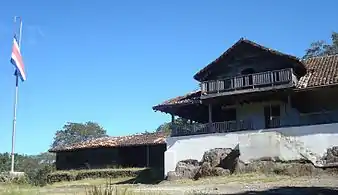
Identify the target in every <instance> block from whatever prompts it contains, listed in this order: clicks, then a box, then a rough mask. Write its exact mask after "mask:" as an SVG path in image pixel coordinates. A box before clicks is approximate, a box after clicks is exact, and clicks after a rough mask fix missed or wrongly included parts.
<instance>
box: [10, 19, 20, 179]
mask: <svg viewBox="0 0 338 195" xmlns="http://www.w3.org/2000/svg"><path fill="white" fill-rule="evenodd" d="M17 18H19V19H20V29H19V43H18V45H19V48H21V34H22V20H21V17H17V16H15V17H14V24H15V23H16V20H17ZM18 90H19V75H18V73H17V70H15V99H14V117H13V129H12V153H11V155H12V163H11V173H14V151H15V150H14V148H15V130H16V110H17V107H18Z"/></svg>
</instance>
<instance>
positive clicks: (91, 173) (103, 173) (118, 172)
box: [47, 168, 144, 183]
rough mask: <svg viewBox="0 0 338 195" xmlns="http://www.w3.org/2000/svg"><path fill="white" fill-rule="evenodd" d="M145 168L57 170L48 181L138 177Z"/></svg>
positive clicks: (48, 177) (50, 175)
mask: <svg viewBox="0 0 338 195" xmlns="http://www.w3.org/2000/svg"><path fill="white" fill-rule="evenodd" d="M143 170H144V169H142V168H138V169H137V168H131V169H91V170H88V169H86V170H72V171H56V172H53V173H50V174H49V175H48V176H47V182H48V183H55V182H61V181H74V180H82V179H88V178H91V179H95V178H119V177H137V176H138V175H139V174H140V173H141V172H142V171H143Z"/></svg>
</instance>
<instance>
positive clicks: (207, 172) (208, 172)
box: [194, 162, 213, 179]
mask: <svg viewBox="0 0 338 195" xmlns="http://www.w3.org/2000/svg"><path fill="white" fill-rule="evenodd" d="M212 169H213V167H212V166H211V164H210V163H209V162H203V163H202V165H201V167H200V168H199V170H198V171H197V173H196V175H195V177H194V179H199V178H201V177H208V176H212V173H213V172H212Z"/></svg>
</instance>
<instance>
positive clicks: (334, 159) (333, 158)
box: [324, 146, 338, 163]
mask: <svg viewBox="0 0 338 195" xmlns="http://www.w3.org/2000/svg"><path fill="white" fill-rule="evenodd" d="M324 159H325V160H326V163H338V146H334V147H332V148H328V149H327V152H326V156H325V157H324Z"/></svg>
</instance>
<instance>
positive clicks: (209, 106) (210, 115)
mask: <svg viewBox="0 0 338 195" xmlns="http://www.w3.org/2000/svg"><path fill="white" fill-rule="evenodd" d="M208 111H209V114H208V115H209V123H208V126H209V128H208V129H209V131H210V132H214V129H213V128H212V104H208Z"/></svg>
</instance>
